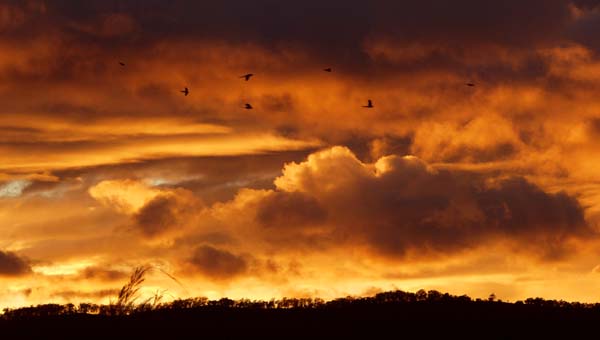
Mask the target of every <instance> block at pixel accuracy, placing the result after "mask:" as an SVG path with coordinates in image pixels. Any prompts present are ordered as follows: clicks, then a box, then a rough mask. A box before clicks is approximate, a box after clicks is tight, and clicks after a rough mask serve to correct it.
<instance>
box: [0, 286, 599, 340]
mask: <svg viewBox="0 0 600 340" xmlns="http://www.w3.org/2000/svg"><path fill="white" fill-rule="evenodd" d="M130 283H131V282H130ZM133 283H134V282H133ZM131 287H133V290H132V292H133V294H134V295H135V292H134V290H135V287H136V284H132V285H131ZM132 296H133V295H132ZM130 299H131V298H130ZM128 302H131V301H130V300H127V301H124V302H122V303H121V306H122V307H115V306H118V305H119V304H118V303H117V304H109V305H97V304H91V303H81V304H79V305H78V306H76V305H73V304H66V305H58V304H45V305H38V306H35V307H33V306H32V307H26V308H17V309H5V310H4V314H3V315H2V316H1V317H0V327H1V329H2V330H4V331H5V332H19V333H23V332H25V333H27V334H31V336H36V335H43V334H46V333H45V332H53V331H59V330H60V329H63V328H68V329H85V330H86V332H91V331H92V330H93V334H91V335H97V336H101V335H103V336H108V337H110V334H109V332H108V331H107V330H111V332H114V331H118V332H119V333H120V334H131V335H138V336H141V335H143V334H148V335H149V336H150V335H157V334H164V335H168V336H172V335H174V334H178V335H182V336H183V335H185V334H204V335H210V337H211V338H215V337H229V336H231V337H237V336H258V335H260V336H262V337H263V338H264V337H277V336H276V335H280V336H284V337H286V338H289V337H295V336H311V334H312V335H315V334H320V335H327V336H342V335H346V336H349V335H357V334H365V336H366V335H369V334H371V335H372V334H375V333H378V334H379V333H380V334H383V333H387V332H390V331H392V332H401V333H402V334H415V333H417V334H421V335H422V336H429V335H431V336H433V335H443V334H456V335H460V336H462V337H464V336H474V337H477V336H483V338H488V339H489V338H503V339H506V338H508V339H511V338H520V337H521V336H523V337H525V336H526V335H527V336H533V337H534V338H539V336H541V335H544V336H546V337H548V336H550V337H554V336H558V335H561V336H563V335H564V336H567V335H568V336H571V337H572V336H573V334H577V332H583V331H584V330H585V329H586V327H585V326H594V327H595V325H597V324H600V303H594V304H590V303H579V302H566V301H556V300H545V299H542V298H530V299H527V300H525V301H518V302H516V303H507V302H503V301H501V300H496V298H495V295H490V297H489V298H488V299H472V298H470V297H468V296H466V295H462V296H454V295H450V294H447V293H441V292H438V291H435V290H431V291H424V290H420V291H418V292H416V293H409V292H404V291H393V292H385V293H380V294H377V295H375V296H372V297H346V298H340V299H335V300H332V301H324V300H322V299H311V298H300V299H297V298H283V299H277V300H275V299H274V300H269V301H257V300H248V299H242V300H231V299H227V298H223V299H220V300H209V299H207V298H204V297H200V298H190V299H180V300H175V301H172V302H166V303H160V302H156V301H155V300H151V299H149V300H146V301H143V302H141V303H139V304H133V303H128ZM564 326H567V327H564ZM36 332H39V333H36ZM198 332H200V333H198ZM448 332H449V333H448ZM481 332H488V334H486V335H483V334H482V333H481ZM565 332H567V333H565ZM286 334H287V335H286Z"/></svg>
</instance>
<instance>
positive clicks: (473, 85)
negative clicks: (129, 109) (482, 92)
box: [465, 83, 475, 87]
mask: <svg viewBox="0 0 600 340" xmlns="http://www.w3.org/2000/svg"><path fill="white" fill-rule="evenodd" d="M465 85H467V86H468V87H475V84H473V83H466V84H465Z"/></svg>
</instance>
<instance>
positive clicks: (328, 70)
mask: <svg viewBox="0 0 600 340" xmlns="http://www.w3.org/2000/svg"><path fill="white" fill-rule="evenodd" d="M323 71H325V72H332V71H333V70H332V69H331V67H328V68H325V69H323Z"/></svg>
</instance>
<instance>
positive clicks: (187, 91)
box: [179, 87, 190, 96]
mask: <svg viewBox="0 0 600 340" xmlns="http://www.w3.org/2000/svg"><path fill="white" fill-rule="evenodd" d="M179 92H181V93H183V94H184V95H185V96H187V95H188V94H190V90H189V89H188V88H187V87H186V88H184V89H183V90H182V91H179Z"/></svg>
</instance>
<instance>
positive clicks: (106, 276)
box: [80, 266, 129, 282]
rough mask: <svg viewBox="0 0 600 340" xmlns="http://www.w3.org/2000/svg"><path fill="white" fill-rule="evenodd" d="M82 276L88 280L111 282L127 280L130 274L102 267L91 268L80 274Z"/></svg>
mask: <svg viewBox="0 0 600 340" xmlns="http://www.w3.org/2000/svg"><path fill="white" fill-rule="evenodd" d="M80 276H81V277H82V278H83V279H86V280H99V281H109V282H110V281H117V280H121V279H125V278H127V277H128V276H129V274H128V273H126V272H124V271H120V270H114V269H110V268H104V267H100V266H91V267H87V268H85V269H84V270H83V271H82V272H81V273H80Z"/></svg>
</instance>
